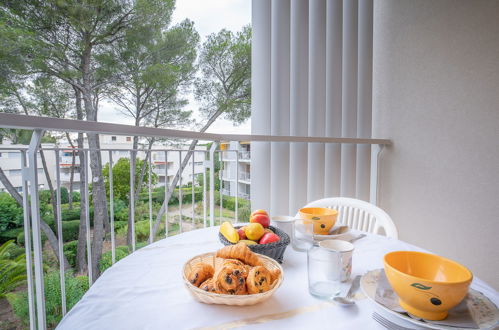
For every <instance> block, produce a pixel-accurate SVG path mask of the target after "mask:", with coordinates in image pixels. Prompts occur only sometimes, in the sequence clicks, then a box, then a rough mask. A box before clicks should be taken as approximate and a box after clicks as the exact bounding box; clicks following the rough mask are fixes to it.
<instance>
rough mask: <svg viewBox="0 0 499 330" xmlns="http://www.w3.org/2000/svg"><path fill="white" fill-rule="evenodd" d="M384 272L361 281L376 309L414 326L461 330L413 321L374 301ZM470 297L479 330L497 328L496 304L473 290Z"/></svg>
mask: <svg viewBox="0 0 499 330" xmlns="http://www.w3.org/2000/svg"><path fill="white" fill-rule="evenodd" d="M382 271H383V269H375V270H371V271H369V272H367V273H366V274H364V275H363V276H362V278H361V279H360V287H361V288H362V291H363V292H364V294H365V295H366V296H367V298H369V300H371V301H372V303H373V304H374V305H375V306H376V307H378V308H379V309H381V310H383V311H384V312H385V313H387V314H389V315H392V316H395V317H396V318H398V319H401V320H404V321H406V322H410V323H413V324H417V325H419V326H422V327H425V328H429V329H440V330H442V329H444V330H456V329H459V328H456V327H451V326H445V325H437V324H432V323H428V322H423V321H420V320H417V319H413V318H411V317H410V316H408V315H406V314H402V313H397V312H395V311H392V310H391V309H389V308H387V307H385V306H383V305H382V304H380V303H378V302H377V301H376V300H375V299H374V297H375V296H376V287H377V283H378V280H379V278H380V275H381V272H382ZM468 295H469V296H471V299H473V302H474V303H473V304H469V305H468V308H469V309H470V312H471V314H472V315H473V319H474V321H475V322H476V323H477V325H478V329H492V328H493V327H494V326H497V322H499V310H498V309H497V307H496V306H495V305H494V303H492V302H491V301H490V300H489V298H487V297H486V296H485V295H484V294H483V293H481V292H479V291H476V290H473V289H471V288H470V289H469V291H468Z"/></svg>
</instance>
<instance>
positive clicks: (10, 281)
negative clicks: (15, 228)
mask: <svg viewBox="0 0 499 330" xmlns="http://www.w3.org/2000/svg"><path fill="white" fill-rule="evenodd" d="M13 246H14V241H13V240H10V241H8V242H5V243H4V244H2V246H0V298H5V295H6V293H8V292H10V291H12V290H14V289H15V288H17V287H18V286H20V285H22V284H24V282H25V281H26V256H25V255H24V254H21V255H20V256H18V257H16V258H15V259H10V254H9V250H10V249H11V248H12V247H13Z"/></svg>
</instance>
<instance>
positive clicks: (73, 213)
mask: <svg viewBox="0 0 499 330" xmlns="http://www.w3.org/2000/svg"><path fill="white" fill-rule="evenodd" d="M80 213H81V209H80V208H73V209H72V210H62V211H61V216H62V221H70V220H80Z"/></svg>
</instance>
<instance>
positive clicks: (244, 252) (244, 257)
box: [217, 243, 262, 266]
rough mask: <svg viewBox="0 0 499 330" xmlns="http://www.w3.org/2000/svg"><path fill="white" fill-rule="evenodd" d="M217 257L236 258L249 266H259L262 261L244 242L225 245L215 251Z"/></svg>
mask: <svg viewBox="0 0 499 330" xmlns="http://www.w3.org/2000/svg"><path fill="white" fill-rule="evenodd" d="M217 257H219V258H226V259H238V260H241V261H242V262H244V263H245V264H248V265H250V266H260V265H261V264H262V262H261V261H260V259H258V256H257V255H256V254H254V253H253V252H252V251H251V250H250V249H249V247H248V246H247V245H246V244H244V243H237V244H236V245H227V246H225V247H223V248H221V249H220V250H218V251H217Z"/></svg>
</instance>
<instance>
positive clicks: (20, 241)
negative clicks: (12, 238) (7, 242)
mask: <svg viewBox="0 0 499 330" xmlns="http://www.w3.org/2000/svg"><path fill="white" fill-rule="evenodd" d="M41 236H42V245H44V244H45V242H46V241H47V236H46V235H45V233H44V232H42V235H41ZM16 241H17V244H19V245H21V246H24V231H22V232H20V233H19V235H17V240H16Z"/></svg>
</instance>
